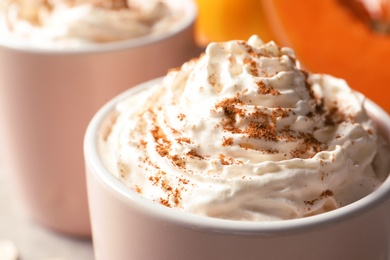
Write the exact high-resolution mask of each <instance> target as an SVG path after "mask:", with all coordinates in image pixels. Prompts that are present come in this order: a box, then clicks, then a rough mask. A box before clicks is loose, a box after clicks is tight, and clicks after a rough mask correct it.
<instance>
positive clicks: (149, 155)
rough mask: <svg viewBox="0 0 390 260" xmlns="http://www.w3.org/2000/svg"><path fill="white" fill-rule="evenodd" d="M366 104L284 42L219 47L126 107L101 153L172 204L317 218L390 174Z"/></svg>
mask: <svg viewBox="0 0 390 260" xmlns="http://www.w3.org/2000/svg"><path fill="white" fill-rule="evenodd" d="M363 102H364V97H363V96H362V95H361V94H359V93H356V92H353V91H352V90H351V89H350V88H349V87H348V86H347V84H346V83H345V82H344V81H343V80H341V79H337V78H334V77H331V76H328V75H319V74H309V73H307V72H305V71H303V70H302V69H301V68H300V66H299V63H298V62H297V60H296V58H295V56H294V53H293V51H292V50H291V49H288V48H279V47H278V46H277V45H276V44H275V43H273V42H269V43H266V44H264V43H263V42H262V41H261V40H260V39H259V38H258V37H257V36H252V37H251V38H250V39H249V40H248V41H247V42H245V41H229V42H224V43H211V44H210V45H209V46H208V47H207V49H206V51H205V54H203V55H201V56H200V57H199V58H198V59H193V60H191V61H189V62H187V63H185V64H184V65H183V66H182V67H181V68H178V69H175V70H172V71H170V72H169V73H168V74H167V76H166V77H165V78H164V79H163V80H162V82H161V83H160V84H157V85H155V86H153V87H152V88H150V89H149V90H146V91H143V92H142V93H140V94H137V95H135V96H132V97H129V98H128V99H127V100H125V101H123V102H121V103H119V104H118V105H117V113H118V117H117V118H116V121H115V123H114V124H113V127H112V129H111V132H110V134H109V135H108V136H105V137H104V140H102V146H101V155H102V157H103V159H104V160H105V162H106V165H107V167H108V168H109V169H110V171H112V172H113V174H115V175H116V176H118V178H120V179H121V180H122V181H123V182H124V183H125V184H126V185H128V186H129V187H130V188H131V189H133V190H135V191H137V192H138V193H140V194H141V195H142V196H145V197H146V198H149V199H151V200H153V201H155V202H157V203H161V204H163V205H165V206H167V207H172V208H179V209H182V210H184V211H187V212H192V213H195V214H200V215H205V216H210V217H216V218H224V219H235V220H250V221H268V220H282V219H293V218H300V217H305V216H310V215H314V214H318V213H321V212H324V211H329V210H332V209H335V208H339V207H341V206H343V205H346V204H349V203H351V202H354V201H356V200H358V199H360V198H362V197H363V196H365V195H367V194H368V193H370V192H372V191H373V190H374V189H376V188H377V187H378V186H379V185H380V184H381V183H382V182H383V181H384V179H385V178H386V177H387V175H388V173H389V169H390V167H389V163H388V162H387V163H386V161H389V158H388V157H389V150H388V147H387V145H386V143H385V142H384V141H383V140H382V139H381V138H380V136H378V134H377V130H376V128H375V125H374V124H373V122H372V121H371V120H370V119H369V118H368V116H367V115H366V112H365V110H364V107H363ZM386 157H387V158H386Z"/></svg>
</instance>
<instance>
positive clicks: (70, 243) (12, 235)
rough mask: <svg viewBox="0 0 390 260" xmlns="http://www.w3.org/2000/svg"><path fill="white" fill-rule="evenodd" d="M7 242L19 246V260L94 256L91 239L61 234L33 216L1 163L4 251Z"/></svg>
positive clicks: (0, 238)
mask: <svg viewBox="0 0 390 260" xmlns="http://www.w3.org/2000/svg"><path fill="white" fill-rule="evenodd" d="M1 245H3V248H2V247H1ZM4 245H7V248H8V249H9V248H10V247H9V246H10V245H11V247H15V248H16V250H17V253H18V255H19V258H18V260H92V259H94V257H93V249H92V242H91V241H90V240H78V239H75V238H73V237H68V236H64V235H60V234H58V233H55V232H52V231H51V230H48V229H47V228H45V227H43V226H41V225H40V224H37V223H36V222H34V221H33V220H32V219H30V218H29V217H28V215H27V214H26V213H25V212H24V211H23V208H22V207H21V206H20V205H19V204H18V201H17V200H16V199H15V196H14V194H13V190H12V187H10V185H9V179H8V178H7V173H6V172H5V171H4V170H2V169H1V167H0V251H1V250H3V253H4ZM1 253H2V252H0V256H1ZM0 258H1V257H0ZM1 260H3V259H1Z"/></svg>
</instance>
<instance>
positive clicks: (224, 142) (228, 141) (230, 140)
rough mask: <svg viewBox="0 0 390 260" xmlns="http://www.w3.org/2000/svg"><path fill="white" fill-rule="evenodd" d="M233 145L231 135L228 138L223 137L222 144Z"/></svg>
mask: <svg viewBox="0 0 390 260" xmlns="http://www.w3.org/2000/svg"><path fill="white" fill-rule="evenodd" d="M231 145H233V138H232V137H229V138H225V137H224V138H223V143H222V146H231Z"/></svg>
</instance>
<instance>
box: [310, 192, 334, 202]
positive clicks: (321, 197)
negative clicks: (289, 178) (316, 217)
mask: <svg viewBox="0 0 390 260" xmlns="http://www.w3.org/2000/svg"><path fill="white" fill-rule="evenodd" d="M333 195H334V193H333V191H331V190H324V191H323V192H322V193H321V194H320V195H319V196H318V197H317V198H315V199H312V200H305V201H304V203H305V205H311V206H313V205H314V203H316V202H317V201H318V200H321V199H325V198H328V197H332V196H333Z"/></svg>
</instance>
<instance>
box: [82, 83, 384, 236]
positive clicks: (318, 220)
mask: <svg viewBox="0 0 390 260" xmlns="http://www.w3.org/2000/svg"><path fill="white" fill-rule="evenodd" d="M161 80H162V77H161V78H156V79H153V80H149V81H146V82H144V83H142V84H139V85H137V86H134V87H132V88H130V89H128V90H126V91H124V92H122V93H121V94H119V95H118V96H116V97H115V98H113V99H111V100H110V101H109V102H107V103H106V104H105V105H104V106H103V107H101V108H100V109H99V110H98V111H97V113H96V114H95V115H94V116H93V118H92V119H91V121H90V123H89V125H88V127H87V130H86V133H85V137H84V157H85V163H86V167H87V168H88V169H89V173H88V174H91V175H93V178H96V179H97V180H98V181H99V182H100V184H101V185H103V186H104V187H105V188H106V189H107V190H109V191H110V192H111V193H113V194H114V195H115V196H117V197H118V199H120V200H121V201H122V202H124V203H126V204H128V205H130V204H131V207H136V208H137V210H141V211H143V212H145V213H146V214H148V215H149V216H152V217H155V218H159V219H161V220H163V221H165V222H167V223H173V224H175V225H182V226H187V227H189V228H192V229H196V230H205V231H208V232H209V231H212V232H216V233H222V234H241V235H263V236H273V235H278V234H291V233H297V232H305V231H308V230H313V229H318V228H323V227H327V226H329V225H333V224H337V223H340V222H342V221H345V220H349V219H351V218H354V217H357V216H359V215H361V214H364V213H365V212H368V211H369V210H372V209H374V208H376V207H378V206H380V205H381V204H383V203H385V202H386V201H387V200H389V198H390V177H388V178H387V179H386V180H385V181H384V182H383V183H382V184H381V185H380V186H379V187H378V188H377V189H376V190H375V191H373V192H372V193H370V194H368V195H366V196H365V197H363V198H361V199H359V200H357V201H355V202H353V203H351V204H348V205H345V206H343V207H341V208H338V209H336V210H333V211H330V212H325V213H321V214H318V215H314V216H309V217H305V218H298V219H291V220H278V221H262V222H255V221H241V220H227V219H218V218H212V217H206V216H200V215H196V214H193V213H188V212H183V211H181V210H179V209H175V208H168V207H165V206H163V205H160V204H157V203H155V202H152V201H150V200H148V199H146V198H144V197H142V196H141V195H139V194H138V193H137V192H135V191H133V190H131V189H129V188H128V187H127V186H126V185H125V184H123V183H122V182H121V181H120V180H119V179H118V178H117V177H115V176H114V175H113V174H112V173H110V172H109V171H108V170H107V169H106V167H105V166H104V163H103V162H102V160H101V159H100V156H99V152H98V134H97V133H98V132H99V130H100V129H101V126H102V124H103V123H104V122H105V120H106V119H107V118H108V116H109V115H110V114H111V113H113V112H114V110H115V105H116V104H117V103H118V102H120V101H121V100H124V99H125V98H127V97H128V96H129V95H133V94H135V93H138V92H140V91H142V90H144V89H145V88H147V87H150V86H152V85H154V84H156V83H158V82H161ZM364 106H365V108H366V110H367V112H368V113H369V116H370V117H371V118H374V119H375V120H380V123H381V124H382V126H381V127H384V128H386V129H389V130H390V116H389V114H387V113H386V112H385V111H384V110H383V109H382V108H380V107H379V106H378V105H377V104H375V103H374V102H373V101H371V100H369V99H366V101H365V103H364ZM389 132H390V131H389ZM385 138H387V140H388V141H389V139H390V134H389V135H388V136H385Z"/></svg>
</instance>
